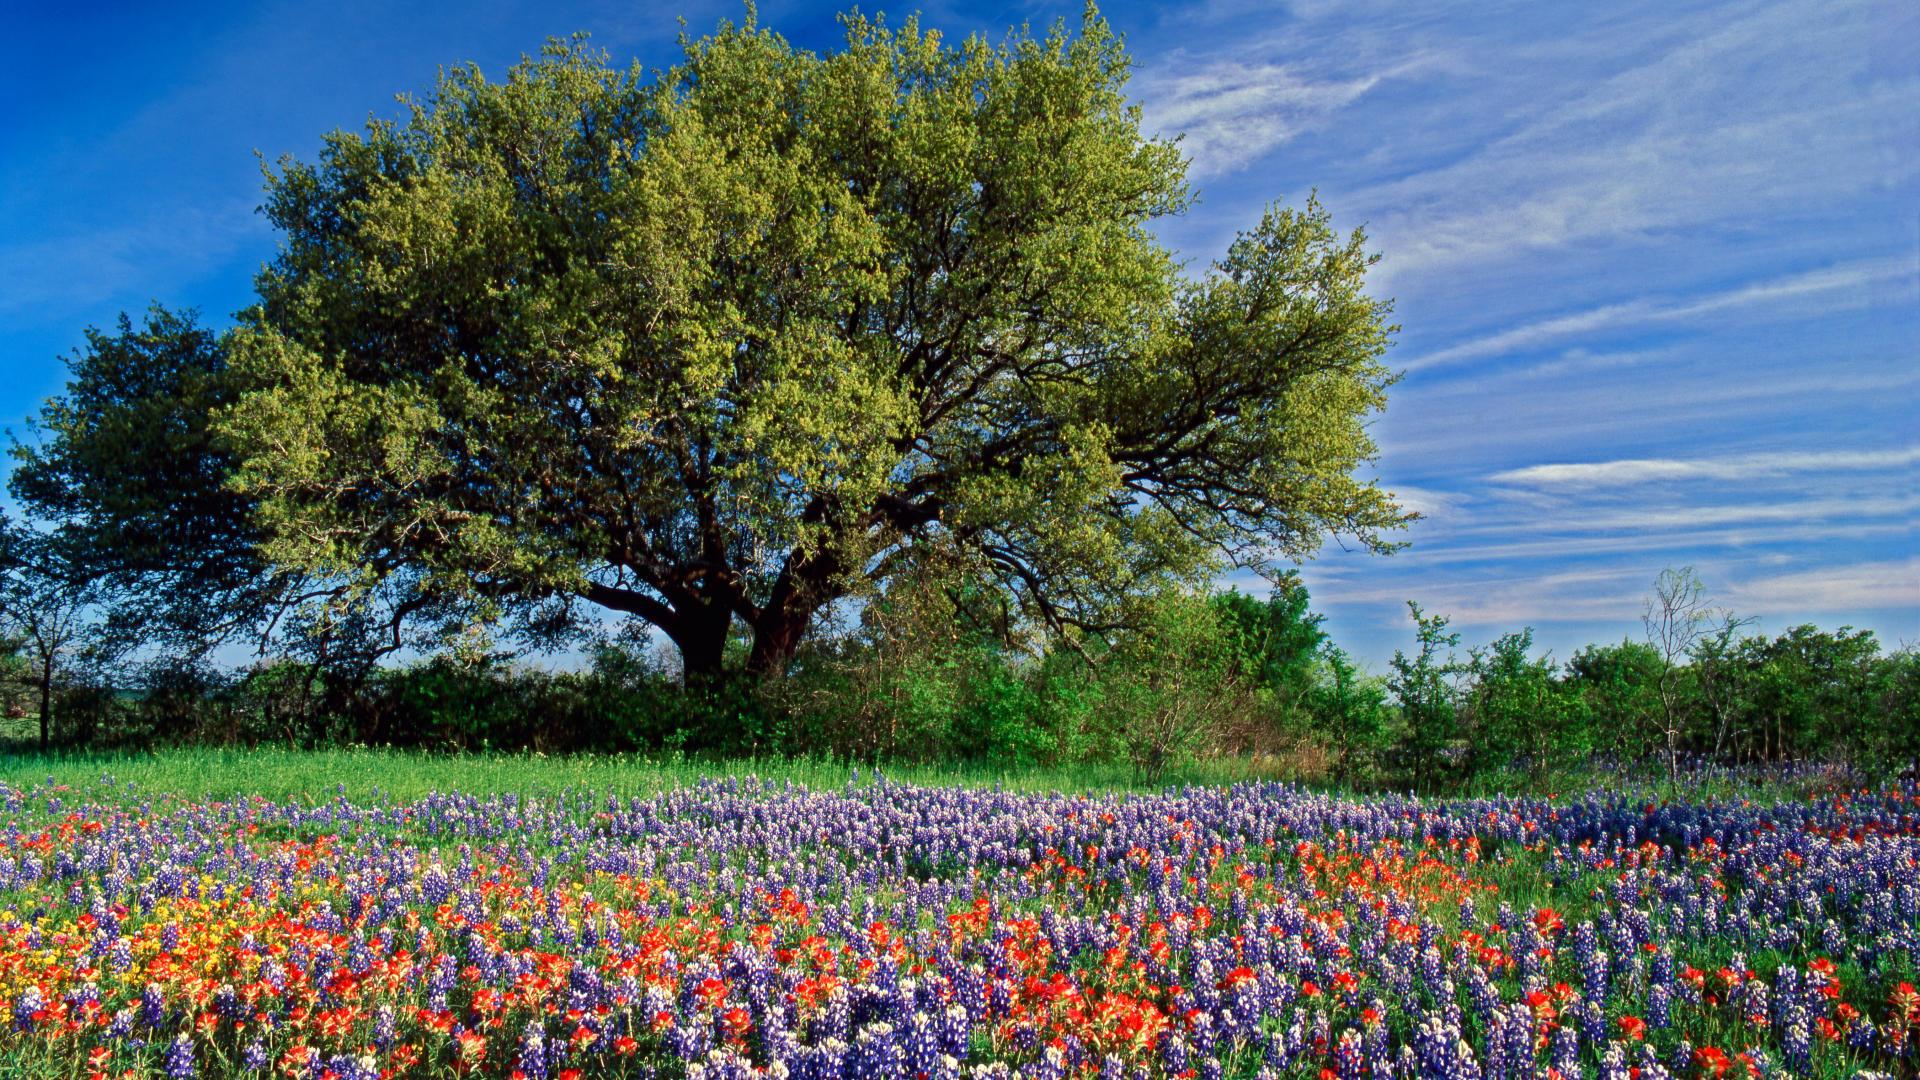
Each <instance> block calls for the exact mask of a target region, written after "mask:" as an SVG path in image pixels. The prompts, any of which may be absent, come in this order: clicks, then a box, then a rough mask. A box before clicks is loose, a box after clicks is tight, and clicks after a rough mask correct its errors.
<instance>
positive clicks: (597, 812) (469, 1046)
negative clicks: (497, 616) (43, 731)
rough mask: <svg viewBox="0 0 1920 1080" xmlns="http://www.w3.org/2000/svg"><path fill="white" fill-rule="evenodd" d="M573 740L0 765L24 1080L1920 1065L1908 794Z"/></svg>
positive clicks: (5, 948)
mask: <svg viewBox="0 0 1920 1080" xmlns="http://www.w3.org/2000/svg"><path fill="white" fill-rule="evenodd" d="M242 760H243V759H242ZM279 767H280V768H282V769H283V770H284V769H285V768H286V763H285V762H281V763H280V766H279ZM564 768H565V767H564V766H560V767H559V769H560V770H561V771H557V772H556V773H555V776H556V777H558V778H559V779H560V782H561V783H568V784H570V785H571V786H568V787H565V788H560V787H557V786H556V787H553V788H549V789H547V790H546V791H544V792H529V791H522V790H511V791H509V790H504V789H503V788H501V787H496V788H495V790H494V791H493V792H492V793H479V790H480V789H483V788H484V786H485V785H484V783H483V784H480V785H477V786H476V787H475V788H470V789H469V790H468V791H466V792H456V791H453V790H442V791H431V790H422V788H423V787H424V785H423V783H422V780H423V777H424V778H431V777H432V776H434V775H436V774H435V772H434V771H432V769H431V767H429V768H428V770H426V771H423V770H421V769H419V768H415V769H413V770H412V771H411V772H410V773H405V774H404V775H403V774H402V773H404V772H405V771H404V770H401V771H396V772H394V773H392V774H391V775H388V774H379V775H376V776H375V778H374V780H375V784H376V785H377V784H378V782H379V781H380V780H381V779H387V780H390V781H392V782H393V783H394V785H395V786H394V787H391V788H390V789H389V790H390V791H395V792H397V793H395V794H381V793H380V792H379V791H378V790H376V788H375V786H373V785H368V784H365V783H361V784H358V785H357V786H356V788H355V789H354V790H351V791H349V790H347V789H346V788H345V787H342V788H340V789H339V790H338V793H337V794H333V795H331V796H322V797H302V796H300V795H298V794H290V793H288V791H287V790H286V787H287V784H286V780H287V777H286V776H285V775H283V774H274V773H272V772H271V771H269V770H266V769H264V768H263V769H262V771H260V772H258V773H250V772H249V771H247V770H246V769H245V767H244V765H242V766H241V767H240V768H237V769H231V770H228V771H224V772H223V773H222V774H221V775H220V777H219V778H218V782H215V783H206V782H204V781H206V780H207V778H206V777H201V778H200V780H201V781H202V782H201V783H198V784H197V785H196V784H181V785H179V786H178V787H177V788H176V789H173V790H169V789H166V788H164V787H161V786H155V785H154V784H153V783H151V782H150V781H148V780H143V779H139V778H137V777H138V776H139V775H140V774H139V770H138V769H132V768H130V769H129V770H127V772H128V773H130V774H133V775H127V774H123V775H119V776H115V775H101V774H100V772H99V771H98V770H97V769H96V770H95V771H94V772H93V773H92V774H91V775H90V776H89V777H87V778H85V779H82V778H80V777H79V776H78V775H76V772H77V770H72V769H69V770H67V774H66V775H64V776H48V777H45V778H44V779H37V780H31V781H28V780H24V779H22V778H20V777H19V776H18V775H12V776H11V779H10V780H8V781H6V782H0V802H3V804H4V814H5V818H4V832H3V833H0V994H4V997H5V1001H6V1007H7V1009H8V1013H9V1018H8V1019H9V1021H10V1023H9V1024H8V1028H7V1033H6V1035H5V1036H4V1037H3V1038H0V1071H5V1072H6V1073H8V1074H9V1075H17V1076H34V1077H82V1076H86V1077H129V1076H152V1075H165V1076H171V1077H187V1076H202V1077H228V1076H261V1077H265V1076H276V1077H303V1078H320V1080H324V1078H332V1080H370V1078H373V1077H387V1076H394V1077H399V1076H485V1077H516V1078H519V1077H525V1078H544V1080H555V1078H574V1077H581V1078H585V1077H597V1076H616V1077H643V1076H657V1077H680V1076H687V1077H709V1078H716V1080H717V1078H723V1077H724V1078H733V1077H748V1076H773V1077H781V1076H784V1077H796V1078H807V1080H825V1078H830V1077H833V1078H837V1077H859V1078H881V1077H914V1078H921V1077H925V1078H929V1080H933V1078H946V1077H970V1076H982V1077H986V1076H993V1077H1014V1076H1019V1077H1028V1078H1036V1080H1038V1078H1046V1080H1058V1078H1064V1077H1069V1076H1074V1077H1100V1078H1102V1080H1107V1078H1115V1080H1117V1078H1135V1077H1139V1078H1161V1077H1200V1078H1215V1077H1255V1076H1258V1077H1282V1076H1304V1077H1320V1078H1341V1080H1344V1078H1359V1077H1436V1078H1437V1077H1485V1078H1503V1077H1504V1078H1517V1077H1543V1076H1544V1077H1554V1076H1558V1077H1576V1076H1600V1077H1608V1078H1626V1077H1638V1078H1640V1080H1654V1078H1658V1077H1666V1076H1671V1077H1717V1076H1750V1075H1761V1076H1770V1075H1780V1076H1786V1075H1791V1076H1836V1077H1837V1076H1870V1075H1894V1076H1911V1075H1914V1073H1915V1062H1916V1055H1915V1052H1914V1049H1913V1044H1914V1040H1915V1039H1916V1038H1920V992H1916V990H1915V988H1914V983H1915V981H1916V975H1915V965H1916V959H1917V958H1920V788H1916V786H1915V785H1914V784H1913V782H1911V781H1907V782H1904V783H1900V784H1897V785H1894V786H1885V785H1863V784H1862V783H1861V782H1859V781H1857V780H1849V779H1846V778H1836V777H1832V776H1827V775H1824V774H1814V773H1810V772H1809V773H1805V774H1802V773H1796V772H1793V771H1791V770H1789V771H1786V772H1780V771H1775V772H1774V773H1772V774H1770V775H1768V776H1766V777H1759V778H1752V777H1747V778H1743V777H1741V776H1738V775H1729V774H1714V775H1709V774H1707V773H1704V772H1696V773H1695V774H1693V776H1692V778H1691V780H1692V783H1691V784H1690V785H1689V790H1691V791H1693V792H1694V795H1693V796H1692V797H1691V798H1690V799H1688V800H1683V801H1675V800H1669V799H1665V798H1662V797H1660V796H1658V795H1656V794H1649V793H1646V792H1641V791H1634V790H1632V786H1631V784H1622V785H1620V786H1619V787H1616V788H1614V789H1612V790H1607V789H1600V790H1594V791H1590V792H1586V793H1565V794H1559V795H1554V796H1543V797H1537V798H1535V797H1528V798H1519V797H1496V798H1471V799H1453V800H1424V799H1418V798H1412V797H1405V796H1395V795H1372V796H1366V797H1343V796H1339V795H1334V794H1326V793H1320V792H1315V791H1312V790H1307V789H1303V788H1300V787H1296V786H1291V785H1288V784H1282V783H1274V782H1260V781H1245V782H1240V783H1231V784H1211V785H1193V786H1185V787H1179V788H1169V789H1166V790H1161V791H1148V792H1142V791H1114V790H1105V791H1102V790H1090V791H1077V792H1060V791H1053V792H1045V791H1035V790H1012V789H1007V788H1002V787H999V786H997V785H995V786H981V785H976V786H951V785H941V784H931V783H920V784H916V783H906V782H901V781H898V780H894V779H891V778H882V777H879V776H873V775H869V776H866V777H860V776H858V775H857V774H851V775H849V774H846V773H842V774H840V775H839V776H838V777H829V776H827V775H822V776H815V777H811V778H809V779H811V781H812V782H810V783H803V782H799V781H798V780H796V779H795V778H794V776H793V775H792V773H791V772H789V773H788V774H787V775H784V776H778V777H777V778H773V779H768V778H764V777H762V778H756V777H751V776H741V775H733V776H710V777H703V778H698V779H694V778H687V777H680V776H674V777H669V778H667V782H665V783H654V784H651V785H648V784H646V783H635V782H633V781H632V778H631V776H630V775H629V774H628V773H626V772H623V771H622V770H619V769H607V770H604V771H602V772H599V773H587V774H582V775H583V776H584V777H585V780H584V782H577V781H581V776H569V774H567V773H566V772H565V771H564ZM149 771H150V772H151V770H149ZM775 771H776V772H777V771H778V770H775ZM162 775H164V774H162ZM314 775H327V774H326V773H324V772H319V773H315V774H314ZM438 775H440V776H441V777H442V778H443V779H444V780H445V782H446V783H447V784H449V785H450V786H466V782H469V781H472V780H473V779H474V777H473V776H471V775H465V774H462V773H461V772H460V771H459V770H458V768H456V767H453V766H449V767H448V768H447V769H446V770H444V771H441V772H439V773H438ZM616 777H619V778H624V779H621V780H620V781H619V782H610V783H605V784H596V783H595V782H594V780H595V779H596V778H597V779H599V780H608V779H610V778H616ZM656 779H658V778H657V777H656ZM1748 780H1752V781H1753V782H1751V783H1749V782H1747V781H1748ZM250 783H252V784H254V785H255V786H254V787H253V788H252V789H250V788H249V784H250ZM507 786H511V785H507ZM249 790H253V791H255V792H257V793H254V794H235V792H247V791H249ZM1708 792H1712V794H1707V793H1708Z"/></svg>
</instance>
